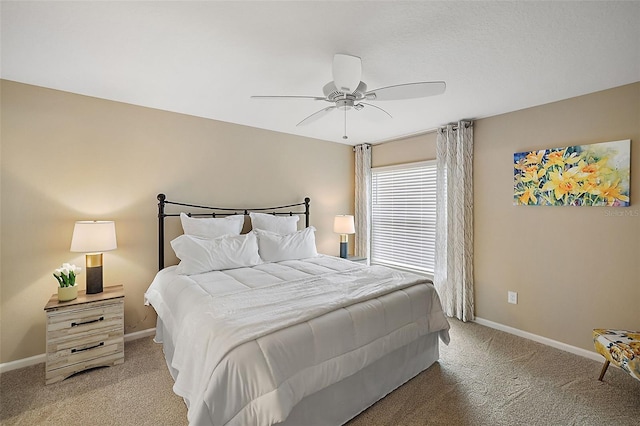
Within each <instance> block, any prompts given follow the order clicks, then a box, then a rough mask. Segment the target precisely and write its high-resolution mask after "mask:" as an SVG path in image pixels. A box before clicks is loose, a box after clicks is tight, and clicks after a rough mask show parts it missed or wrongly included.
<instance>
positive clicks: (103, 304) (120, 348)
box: [44, 285, 124, 385]
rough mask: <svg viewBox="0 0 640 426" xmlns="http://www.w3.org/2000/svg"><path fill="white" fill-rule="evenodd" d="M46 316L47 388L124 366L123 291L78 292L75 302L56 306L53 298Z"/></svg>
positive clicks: (57, 303)
mask: <svg viewBox="0 0 640 426" xmlns="http://www.w3.org/2000/svg"><path fill="white" fill-rule="evenodd" d="M44 310H45V311H46V313H47V364H46V375H45V379H46V384H48V385H49V384H52V383H56V382H59V381H62V380H64V379H66V378H67V377H69V376H71V375H73V374H75V373H78V372H80V371H84V370H88V369H90V368H94V367H108V366H113V365H117V364H122V363H123V362H124V288H123V286H121V285H118V286H113V287H105V288H104V291H103V292H102V293H97V294H86V292H84V291H80V292H78V298H77V299H74V300H70V301H68V302H58V296H57V295H56V294H54V295H53V296H52V297H51V299H49V303H47V305H46V306H45V307H44Z"/></svg>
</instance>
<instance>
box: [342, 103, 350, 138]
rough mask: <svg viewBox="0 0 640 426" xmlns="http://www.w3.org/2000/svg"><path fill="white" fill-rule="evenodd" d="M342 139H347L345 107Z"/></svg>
mask: <svg viewBox="0 0 640 426" xmlns="http://www.w3.org/2000/svg"><path fill="white" fill-rule="evenodd" d="M342 139H349V138H348V137H347V109H346V108H345V110H344V136H343V137H342Z"/></svg>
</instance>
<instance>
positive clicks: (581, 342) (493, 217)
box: [372, 83, 640, 350]
mask: <svg viewBox="0 0 640 426" xmlns="http://www.w3.org/2000/svg"><path fill="white" fill-rule="evenodd" d="M415 139H421V140H422V142H423V144H424V145H428V146H429V148H424V147H422V146H420V144H419V143H418V144H416V143H414V141H411V142H412V143H411V144H409V143H407V141H398V142H391V143H387V144H384V145H380V146H374V147H373V151H372V157H373V158H372V162H373V164H375V165H379V166H382V165H387V164H395V163H397V162H398V161H399V160H402V161H419V160H424V159H429V158H435V149H434V145H435V135H434V134H428V135H424V136H420V137H417V138H415ZM621 139H631V206H630V207H627V208H613V207H582V208H579V207H573V208H572V207H524V206H513V205H512V204H513V201H512V200H513V169H512V163H513V153H514V152H521V151H527V150H533V149H541V148H551V147H562V146H567V145H576V144H589V143H597V142H606V141H615V140H621ZM639 144H640V83H635V84H632V85H627V86H622V87H619V88H615V89H611V90H606V91H603V92H598V93H593V94H589V95H586V96H581V97H577V98H573V99H568V100H565V101H561V102H556V103H552V104H548V105H542V106H539V107H535V108H529V109H526V110H521V111H516V112H512V113H509V114H504V115H499V116H495V117H491V118H486V119H481V120H477V121H476V122H475V124H474V175H473V181H474V233H475V237H474V238H475V240H474V242H475V244H474V281H475V292H476V315H477V316H478V317H481V318H483V319H487V320H490V321H494V322H497V323H500V324H503V325H507V326H510V327H514V328H517V329H520V330H524V331H527V332H530V333H533V334H536V335H539V336H543V337H546V338H549V339H553V340H556V341H560V342H563V343H566V344H569V345H572V346H576V347H580V348H583V349H587V350H593V344H592V340H591V330H592V329H593V328H596V327H617V328H630V329H634V330H640V314H639V312H640V311H639V309H638V301H640V145H639ZM427 154H428V155H431V157H425V155H427ZM402 161H400V162H402ZM620 215H622V216H620ZM508 290H513V291H517V292H518V304H517V305H510V304H508V303H507V291H508Z"/></svg>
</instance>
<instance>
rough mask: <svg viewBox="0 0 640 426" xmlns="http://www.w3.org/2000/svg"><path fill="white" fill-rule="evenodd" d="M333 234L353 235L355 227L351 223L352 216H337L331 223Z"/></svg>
mask: <svg viewBox="0 0 640 426" xmlns="http://www.w3.org/2000/svg"><path fill="white" fill-rule="evenodd" d="M333 232H335V233H336V234H355V233H356V226H355V224H354V222H353V216H351V215H348V214H339V215H337V216H336V218H335V219H334V221H333Z"/></svg>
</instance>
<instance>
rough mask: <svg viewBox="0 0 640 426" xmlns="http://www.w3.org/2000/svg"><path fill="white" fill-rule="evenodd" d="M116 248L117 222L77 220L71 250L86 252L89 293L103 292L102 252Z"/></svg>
mask: <svg viewBox="0 0 640 426" xmlns="http://www.w3.org/2000/svg"><path fill="white" fill-rule="evenodd" d="M116 248H117V243H116V224H115V223H114V222H113V221H111V220H87V221H78V222H76V224H75V226H74V227H73V237H72V238H71V251H72V252H78V253H85V254H86V268H87V269H86V272H87V294H95V293H102V252H105V251H109V250H114V249H116Z"/></svg>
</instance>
